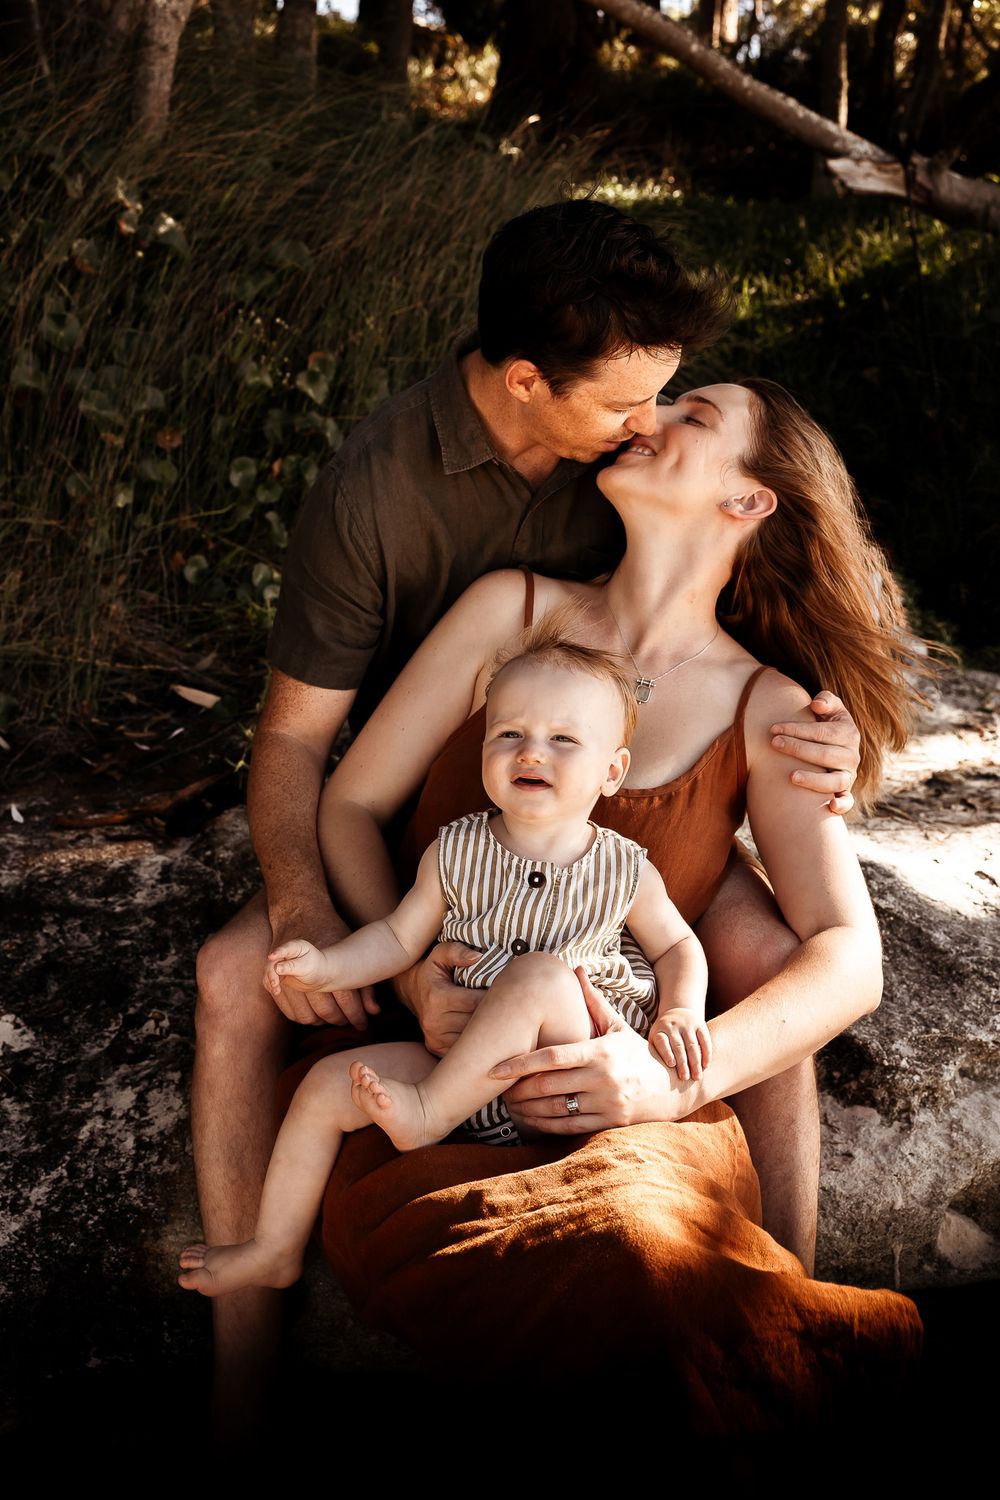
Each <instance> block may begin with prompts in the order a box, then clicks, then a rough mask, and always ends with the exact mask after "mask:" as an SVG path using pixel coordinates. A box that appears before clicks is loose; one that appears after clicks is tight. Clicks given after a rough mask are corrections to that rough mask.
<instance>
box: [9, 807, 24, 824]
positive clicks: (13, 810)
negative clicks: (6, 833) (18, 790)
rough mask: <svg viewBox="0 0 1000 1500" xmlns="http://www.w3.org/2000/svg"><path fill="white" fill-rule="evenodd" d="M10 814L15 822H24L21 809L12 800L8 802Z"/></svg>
mask: <svg viewBox="0 0 1000 1500" xmlns="http://www.w3.org/2000/svg"><path fill="white" fill-rule="evenodd" d="M10 815H11V817H12V818H13V819H14V822H15V823H23V822H24V817H23V815H22V813H21V809H20V808H19V807H18V806H16V804H15V803H13V802H12V803H11V804H10Z"/></svg>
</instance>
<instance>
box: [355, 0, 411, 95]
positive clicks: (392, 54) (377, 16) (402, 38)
mask: <svg viewBox="0 0 1000 1500" xmlns="http://www.w3.org/2000/svg"><path fill="white" fill-rule="evenodd" d="M358 31H359V33H360V34H361V36H362V37H363V38H364V39H365V41H368V42H374V43H375V44H376V46H377V47H378V65H379V72H380V73H381V74H382V76H383V78H384V79H385V81H386V82H387V83H405V82H406V64H407V61H408V60H409V56H410V47H411V45H412V42H413V0H360V3H359V5H358Z"/></svg>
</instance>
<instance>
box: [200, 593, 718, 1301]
mask: <svg viewBox="0 0 1000 1500" xmlns="http://www.w3.org/2000/svg"><path fill="white" fill-rule="evenodd" d="M635 720H636V702H635V698H634V695H633V688H632V682H631V679H630V678H629V677H628V676H627V675H626V673H625V672H624V671H623V670H622V668H621V667H620V666H619V665H618V663H617V662H616V660H615V658H614V657H612V656H610V655H609V654H607V653H605V652H602V651H596V650H592V649H590V648H589V647H585V646H579V645H577V644H575V643H574V642H571V641H567V640H565V639H562V638H560V637H559V636H558V635H557V634H554V633H553V631H552V630H551V629H549V628H548V627H546V625H545V622H544V621H543V622H542V623H541V625H539V626H538V627H536V628H535V630H534V631H533V632H531V634H530V635H529V636H528V638H527V641H526V642H525V641H524V640H523V639H522V641H521V642H519V643H518V644H517V646H516V647H515V648H513V650H511V651H508V652H507V653H506V654H504V655H503V656H501V657H500V658H499V659H498V664H497V665H496V667H495V670H494V673H493V676H492V679H491V681H490V685H489V688H488V691H487V700H486V737H485V741H484V744H483V784H484V786H485V788H486V791H487V793H488V795H489V797H490V798H491V800H492V802H493V803H494V805H495V808H497V809H499V810H498V811H492V812H489V813H472V814H469V815H468V816H467V817H464V818H459V819H458V820H457V821H456V822H454V823H450V824H448V826H447V827H445V828H442V829H441V831H440V833H439V835H438V837H437V839H436V840H435V841H434V843H433V844H431V846H430V847H429V848H428V849H427V851H426V853H425V854H424V856H423V858H422V859H421V861H420V866H419V869H418V871H417V878H416V881H415V883H414V885H413V887H412V889H411V890H410V891H409V892H408V894H407V895H406V896H404V898H403V900H402V901H401V902H400V904H399V906H398V907H397V908H396V910H395V911H394V912H393V913H392V914H391V916H388V917H386V918H384V919H383V920H382V921H379V922H372V923H371V924H370V925H369V926H367V927H362V928H360V929H359V930H358V931H357V932H354V933H352V934H351V935H350V936H349V937H346V938H344V939H343V940H342V941H341V942H339V943H336V944H335V945H334V946H333V947H332V948H328V949H325V950H322V951H320V950H319V949H317V948H314V947H313V946H312V944H311V943H307V942H305V941H304V940H295V941H293V942H290V943H285V944H284V945H283V946H282V947H280V948H278V949H276V950H275V952H273V953H271V954H270V955H269V957H268V964H267V969H266V971H265V975H264V983H265V985H266V986H267V988H268V989H269V990H270V991H271V993H272V994H277V993H278V991H279V989H280V987H281V985H282V984H284V985H292V986H296V987H298V988H300V989H302V990H305V991H306V992H307V993H313V992H317V993H326V992H329V991H331V990H342V989H355V988H358V987H360V986H362V985H366V984H372V983H375V982H376V981H377V980H380V979H388V978H391V977H392V976H393V975H395V974H399V973H401V972H402V971H403V970H404V969H408V968H409V967H410V966H411V965H412V964H413V963H415V962H416V961H417V960H418V959H419V958H420V957H421V956H422V955H423V954H424V952H425V951H426V949H427V947H428V946H429V945H430V944H431V943H432V942H433V941H434V940H435V938H437V937H438V935H439V934H440V936H441V938H442V940H450V939H458V940H460V941H461V942H464V943H466V944H468V945H469V946H470V947H473V948H476V949H478V950H480V954H481V956H480V958H479V959H477V960H476V961H474V962H473V963H472V964H471V965H470V966H469V967H468V968H466V969H461V970H456V973H455V979H456V981H457V982H459V983H462V984H467V985H471V986H473V987H475V988H480V989H489V992H490V993H489V995H488V996H485V997H484V998H483V1000H482V1001H481V1002H480V1003H479V1006H478V1007H477V1009H476V1010H475V1012H474V1013H473V1015H472V1016H471V1018H470V1020H469V1023H468V1025H467V1026H466V1028H465V1030H464V1031H463V1032H462V1034H461V1036H460V1037H459V1038H458V1040H457V1041H456V1042H455V1044H454V1046H453V1047H452V1048H451V1050H450V1051H449V1052H448V1053H447V1054H446V1056H445V1057H443V1058H442V1059H441V1060H440V1061H438V1060H437V1059H436V1058H434V1057H432V1056H431V1054H430V1053H429V1052H427V1051H426V1050H425V1048H423V1047H422V1046H420V1044H419V1043H416V1042H399V1043H389V1044H385V1045H381V1046H369V1047H362V1048H359V1049H358V1050H356V1051H351V1052H341V1053H338V1054H336V1055H334V1056H332V1057H326V1058H324V1059H322V1060H321V1061H320V1062H318V1063H317V1064H316V1065H315V1066H314V1067H313V1068H312V1069H311V1070H310V1072H309V1073H308V1074H307V1076H306V1077H305V1079H304V1080H303V1082H302V1083H301V1084H300V1086H299V1088H298V1091H297V1092H296V1094H295V1097H294V1099H293V1100H292V1103H291V1106H290V1108H289V1111H288V1114H287V1116H286V1117H285V1121H284V1124H283V1125H282V1127H281V1130H280V1132H279V1134H278V1138H277V1141H276V1142H275V1147H274V1153H273V1155H272V1157H271V1163H270V1166H269V1167H268V1172H267V1177H266V1180H265V1182H264V1189H263V1193H262V1196H261V1203H260V1211H259V1214H258V1218H257V1226H256V1230H255V1232H254V1237H253V1239H251V1240H247V1241H246V1242H245V1243H244V1244H242V1245H217V1246H206V1245H189V1246H188V1247H187V1248H186V1249H185V1250H184V1251H183V1252H182V1254H181V1257H180V1264H181V1267H182V1273H181V1276H180V1278H179V1280H180V1284H181V1286H182V1287H185V1288H186V1289H188V1290H192V1291H199V1292H202V1293H204V1294H205V1295H206V1296H219V1295H221V1294H223V1293H225V1292H230V1291H234V1290H236V1289H237V1288H239V1287H242V1286H246V1285H256V1286H274V1287H282V1286H288V1285H290V1284H291V1282H293V1281H295V1280H296V1279H297V1277H298V1276H299V1274H300V1272H301V1266H302V1255H303V1251H304V1249H305V1246H306V1243H307V1241H308V1238H309V1235H310V1233H311V1231H312V1227H313V1224H314V1223H315V1221H316V1217H317V1214H318V1212H319V1207H320V1203H321V1200H322V1196H323V1191H324V1189H325V1187H326V1183H327V1179H328V1178H329V1175H330V1171H331V1169H332V1167H333V1163H334V1161H335V1160H336V1158H337V1154H338V1152H339V1150H340V1146H341V1142H342V1140H343V1137H344V1133H345V1132H346V1131H353V1130H359V1129H361V1128H362V1127H363V1126H365V1125H370V1124H373V1123H374V1124H376V1125H379V1126H380V1127H381V1128H382V1129H383V1130H384V1131H385V1132H386V1133H387V1134H388V1135H389V1137H390V1138H391V1140H392V1141H393V1143H394V1145H395V1146H396V1147H398V1149H399V1150H401V1151H409V1150H413V1149H414V1148H415V1147H417V1146H424V1145H429V1144H431V1143H432V1142H435V1141H440V1140H442V1139H443V1138H444V1137H445V1136H446V1135H448V1134H449V1133H450V1132H451V1131H452V1130H454V1129H455V1127H456V1126H458V1125H460V1124H462V1122H463V1121H464V1122H465V1123H466V1127H467V1129H468V1130H470V1131H471V1132H472V1134H473V1135H474V1136H476V1137H477V1138H478V1139H480V1140H486V1141H494V1142H496V1143H498V1144H513V1143H516V1141H517V1136H516V1132H515V1131H514V1128H513V1126H512V1124H511V1123H510V1117H509V1115H508V1114H507V1111H506V1108H505V1106H504V1105H503V1101H502V1100H497V1099H495V1098H494V1096H495V1094H496V1090H497V1081H496V1079H495V1078H492V1077H491V1075H490V1070H491V1069H492V1068H494V1067H496V1066H497V1064H498V1063H500V1062H502V1061H503V1060H504V1059H506V1058H509V1057H511V1056H513V1055H514V1054H517V1053H525V1052H532V1051H534V1050H535V1049H536V1048H537V1047H544V1046H551V1045H558V1044H560V1043H565V1042H574V1041H582V1040H584V1039H586V1038H588V1037H591V1036H593V1035H594V1027H593V1023H592V1021H591V1017H590V1013H589V1011H588V1009H587V1005H586V1002H585V1000H584V996H583V992H582V989H581V987H580V982H579V979H578V977H577V972H576V971H577V970H579V971H580V972H581V973H585V974H586V976H587V977H588V978H589V979H590V981H591V982H592V983H593V984H594V985H595V987H596V988H597V989H598V990H599V991H600V992H601V993H603V995H604V996H605V998H606V999H607V1000H608V1001H609V1002H610V1004H611V1005H612V1006H614V1007H615V1009H617V1010H618V1011H619V1013H620V1014H621V1015H622V1016H623V1017H624V1019H626V1020H627V1021H628V1022H629V1024H630V1025H631V1026H633V1027H634V1029H635V1030H636V1031H638V1032H639V1033H640V1034H641V1035H643V1036H645V1035H649V1036H650V1041H651V1045H652V1046H653V1047H654V1048H655V1049H656V1051H657V1052H658V1053H659V1055H660V1057H661V1058H662V1060H663V1061H664V1062H665V1063H666V1064H667V1065H668V1066H671V1067H673V1066H676V1055H675V1052H676V1049H677V1048H678V1047H680V1048H683V1049H684V1052H685V1055H686V1056H687V1059H688V1065H689V1068H690V1070H691V1073H692V1075H693V1076H695V1077H698V1076H700V1075H701V1071H702V1068H703V1067H707V1066H708V1064H709V1062H710V1061H711V1038H710V1034H709V1032H708V1029H707V1027H706V1025H705V991H706V985H707V970H706V965H705V959H704V955H703V953H702V949H701V945H700V944H699V942H698V940H697V938H696V937H695V936H694V933H693V932H692V931H691V929H690V928H689V927H688V925H687V923H686V922H685V921H684V920H683V918H682V917H681V915H680V913H679V912H678V911H677V909H676V907H675V906H674V905H673V903H672V902H671V901H670V899H669V898H668V896H667V893H666V889H665V887H664V884H663V880H662V879H661V877H660V875H659V873H658V872H657V871H656V870H655V869H654V868H653V866H652V865H650V864H648V863H647V862H646V856H645V850H643V849H640V848H639V846H638V845H637V844H635V843H633V842H632V841H631V840H630V839H626V838H623V837H622V836H621V835H620V834H617V833H614V832H612V831H611V830H610V829H606V828H599V827H597V826H596V825H595V824H593V823H591V822H590V821H589V814H590V812H591V810H592V809H593V806H594V803H595V802H596V801H597V799H598V797H599V796H602V795H603V796H610V795H612V794H613V793H614V792H616V791H617V790H618V789H619V788H620V786H621V785H622V782H623V781H624V779H625V775H626V773H627V771H628V766H629V751H628V749H627V745H628V741H629V740H630V738H631V735H632V732H633V730H634V728H635ZM626 922H627V923H628V927H629V932H630V933H631V934H632V936H633V937H634V939H635V940H636V942H637V943H638V945H639V947H640V948H641V950H642V953H636V954H635V957H634V959H633V961H632V962H630V961H629V959H628V958H627V957H626V956H625V954H623V952H622V949H621V943H620V938H621V932H622V927H623V925H624V924H625V923H626ZM643 954H644V955H645V956H646V957H645V958H643ZM647 960H648V961H649V962H647ZM650 962H651V964H652V969H650V967H649V963H650ZM654 976H655V977H654ZM574 1105H575V1106H576V1110H578V1109H579V1104H578V1102H577V1101H576V1097H575V1095H572V1094H570V1095H568V1096H567V1106H568V1108H569V1109H570V1112H571V1113H572V1112H575V1111H574V1109H573V1106H574ZM585 1121H586V1116H581V1122H582V1123H584V1128H585Z"/></svg>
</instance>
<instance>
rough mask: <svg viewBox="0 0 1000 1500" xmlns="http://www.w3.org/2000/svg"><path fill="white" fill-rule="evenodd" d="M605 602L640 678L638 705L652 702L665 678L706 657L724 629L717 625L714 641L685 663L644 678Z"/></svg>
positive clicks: (615, 618) (607, 606) (636, 682)
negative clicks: (658, 686)
mask: <svg viewBox="0 0 1000 1500" xmlns="http://www.w3.org/2000/svg"><path fill="white" fill-rule="evenodd" d="M604 602H605V607H606V608H607V611H608V614H609V615H610V616H611V618H612V620H614V622H615V629H616V630H617V631H618V634H619V635H620V636H621V638H622V645H623V646H624V647H625V650H626V651H627V652H628V654H629V657H630V658H631V661H632V665H633V667H635V670H636V671H637V672H638V674H639V675H638V677H637V678H636V679H635V698H636V702H637V703H648V702H649V700H650V697H651V696H652V692H653V689H654V688H655V686H656V684H657V683H658V682H662V680H663V678H664V677H669V676H670V674H671V672H677V671H679V670H680V668H681V667H686V666H687V664H688V662H690V661H697V660H698V658H699V656H704V655H705V652H706V651H707V650H708V648H709V646H712V645H714V644H715V638H716V636H717V635H718V634H719V631H720V630H721V629H722V626H721V625H719V624H717V625H716V627H715V634H714V635H713V636H712V639H711V640H710V641H706V642H705V644H704V646H702V648H701V650H700V651H696V652H695V653H694V655H693V656H685V658H684V660H683V661H678V662H675V663H674V665H673V666H672V667H668V668H667V670H666V671H665V672H659V673H658V674H657V675H656V676H655V677H644V676H643V674H642V668H641V667H640V665H639V663H638V662H637V661H636V659H635V657H634V656H633V655H632V647H631V646H630V645H629V643H628V641H627V640H626V639H625V632H624V630H622V628H621V626H620V625H619V624H618V617H617V615H616V614H615V612H614V610H613V609H612V608H611V605H610V604H608V602H607V600H605V601H604Z"/></svg>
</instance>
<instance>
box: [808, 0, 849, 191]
mask: <svg viewBox="0 0 1000 1500" xmlns="http://www.w3.org/2000/svg"><path fill="white" fill-rule="evenodd" d="M819 110H820V114H822V115H825V116H826V118H827V119H828V120H836V122H837V124H838V125H840V126H845V125H846V124H847V0H826V8H825V10H824V12H823V26H822V29H821V31H820V52H819ZM812 187H813V192H814V193H815V194H816V196H817V197H824V196H829V194H830V193H832V191H833V181H832V179H831V177H830V174H829V173H828V172H827V170H826V161H825V158H824V157H822V156H817V157H816V158H815V159H814V161H813V180H812Z"/></svg>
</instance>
